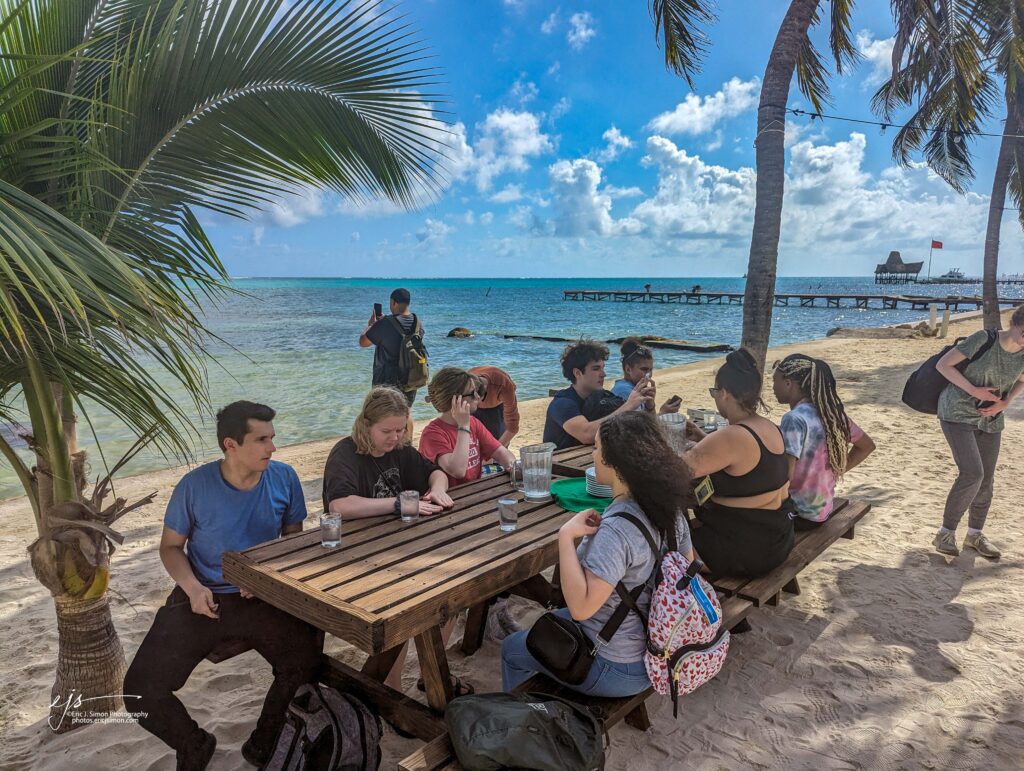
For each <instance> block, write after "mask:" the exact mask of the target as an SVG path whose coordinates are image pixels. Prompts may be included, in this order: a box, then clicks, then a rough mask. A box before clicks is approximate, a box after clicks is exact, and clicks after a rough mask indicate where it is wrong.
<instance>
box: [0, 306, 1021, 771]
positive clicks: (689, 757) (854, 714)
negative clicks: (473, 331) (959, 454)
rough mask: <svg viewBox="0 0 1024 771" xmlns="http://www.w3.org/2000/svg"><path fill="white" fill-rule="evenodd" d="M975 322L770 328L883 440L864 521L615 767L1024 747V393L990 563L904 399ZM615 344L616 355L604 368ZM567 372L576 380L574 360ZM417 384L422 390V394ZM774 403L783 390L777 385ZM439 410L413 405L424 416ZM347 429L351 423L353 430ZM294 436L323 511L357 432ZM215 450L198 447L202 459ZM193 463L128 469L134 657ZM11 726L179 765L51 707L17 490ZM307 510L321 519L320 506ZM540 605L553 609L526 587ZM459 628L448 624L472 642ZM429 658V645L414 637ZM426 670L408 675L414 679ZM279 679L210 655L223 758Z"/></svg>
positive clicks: (14, 757) (678, 370)
mask: <svg viewBox="0 0 1024 771" xmlns="http://www.w3.org/2000/svg"><path fill="white" fill-rule="evenodd" d="M977 328H980V319H979V314H977V313H968V314H958V315H957V316H955V317H954V318H953V319H952V321H951V329H950V334H949V338H948V340H945V341H944V340H938V339H935V338H920V339H891V340H889V339H851V338H840V337H831V338H823V339H819V340H814V341H810V342H804V343H795V344H790V345H785V346H780V347H777V348H773V349H772V350H771V351H770V352H769V356H768V363H769V365H770V364H771V363H772V362H773V361H775V360H776V359H779V358H782V357H783V356H785V355H787V354H789V353H793V352H797V351H799V352H802V353H807V354H810V355H813V356H816V357H820V358H824V359H825V360H826V361H828V362H829V363H830V364H832V365H833V369H834V370H835V372H836V378H837V381H838V383H839V390H840V395H841V396H842V397H843V399H844V401H845V402H846V405H847V408H848V411H849V413H850V415H851V417H852V418H853V419H854V420H856V421H857V422H858V423H859V424H860V425H861V426H862V427H863V428H864V429H865V430H866V431H868V433H869V434H871V435H872V437H873V438H874V439H875V441H876V443H877V444H878V448H879V449H878V451H877V452H876V453H875V454H874V455H872V456H871V457H870V458H869V459H868V461H867V462H865V463H864V464H863V466H861V467H859V468H857V469H855V470H854V471H853V472H851V473H850V474H849V476H848V479H847V480H845V482H844V485H843V487H842V488H841V492H842V494H844V495H848V496H854V497H858V498H866V499H868V500H870V501H871V502H872V504H873V506H874V509H873V511H872V513H871V514H869V515H868V518H867V519H866V520H865V521H864V523H863V524H862V525H861V526H858V529H857V539H856V540H855V541H853V542H846V541H843V542H841V543H840V544H838V545H836V546H834V547H832V549H830V550H829V551H828V552H826V554H825V555H824V556H823V557H822V558H821V559H820V560H818V561H817V562H815V563H814V564H813V565H811V566H810V567H809V568H808V569H807V570H806V571H805V572H804V573H803V574H801V588H802V589H803V593H802V594H801V595H799V596H797V597H787V598H786V599H785V600H784V601H783V602H782V603H781V604H780V606H779V607H778V608H765V609H761V610H758V611H756V612H755V613H754V614H752V616H751V621H752V623H753V626H754V630H753V631H752V632H750V633H748V634H745V635H742V636H738V637H737V638H736V639H735V644H734V646H733V650H732V651H731V652H730V660H729V661H728V662H727V663H726V666H725V669H724V670H723V672H722V674H721V675H720V676H719V677H718V678H716V679H715V680H714V681H712V682H711V683H710V684H708V685H707V686H705V687H703V688H701V689H700V690H699V691H697V692H696V693H694V694H692V695H690V696H688V697H687V698H686V700H685V706H684V707H683V709H682V711H683V712H684V714H685V715H686V718H685V719H684V720H682V721H674V720H672V718H671V709H670V708H668V706H667V705H668V700H663V699H652V700H651V702H650V704H649V707H650V710H651V715H652V719H653V721H654V726H653V727H652V728H651V729H650V730H649V731H648V732H647V734H646V735H645V734H644V733H640V732H638V731H635V730H633V729H630V728H628V727H626V726H618V727H616V728H614V729H613V730H612V731H611V739H612V743H611V747H610V748H609V754H608V765H607V767H608V768H624V767H626V765H627V764H628V766H629V767H630V769H655V768H658V769H662V768H665V767H666V764H669V766H671V764H672V763H673V761H677V762H680V763H681V762H684V760H685V763H686V764H687V766H688V767H697V768H705V767H707V768H714V767H721V766H723V765H725V766H728V767H778V766H782V765H785V766H788V767H807V768H810V767H814V768H832V767H837V768H849V767H899V766H904V765H915V766H918V765H923V766H926V767H946V766H961V767H962V766H965V765H966V766H978V765H988V766H991V767H997V768H1001V767H1013V766H1015V765H1017V763H1018V762H1019V758H1021V757H1024V706H1022V705H1024V678H1022V677H1021V674H1022V671H1024V665H1022V664H1021V663H1020V662H1022V661H1024V656H1022V654H1024V614H1021V613H1020V612H1019V611H1018V610H1017V609H1016V608H1015V607H1013V606H1012V605H1011V604H1009V603H1005V602H1004V601H1003V600H1002V599H1001V598H1002V596H1004V593H1005V586H1006V582H1012V583H1011V584H1010V585H1013V584H1016V583H1017V582H1019V581H1020V580H1021V579H1022V578H1024V563H1022V561H1021V559H1020V558H1019V557H1018V556H1016V555H1021V554H1024V529H1022V527H1021V526H1020V524H1019V523H1017V522H1015V521H1014V520H1013V516H1012V515H1013V514H1014V513H1016V512H1015V506H1016V501H1015V500H1014V497H1013V496H1014V494H1012V493H1011V490H1012V489H1014V487H1015V486H1017V488H1018V489H1019V484H1020V483H1019V474H1017V473H1016V472H1015V470H1014V468H1013V465H1012V464H1013V463H1014V462H1017V463H1019V460H1018V458H1019V452H1016V449H1017V448H1019V447H1020V446H1021V443H1022V442H1024V420H1022V418H1024V402H1022V403H1017V404H1014V405H1012V406H1011V409H1010V410H1009V411H1008V413H1007V415H1008V419H1007V428H1006V433H1005V434H1004V451H1003V452H1004V454H1003V458H1002V460H1001V462H1000V464H999V467H998V469H997V479H996V500H995V504H994V506H993V511H992V517H991V519H990V523H991V524H990V527H989V528H988V529H987V530H986V532H988V533H990V537H992V539H993V540H994V541H997V542H998V543H999V544H1000V545H1002V546H1003V547H1004V553H1005V554H1006V556H1005V557H1004V558H1003V560H1001V561H1000V562H997V563H990V562H987V561H986V560H984V559H981V558H979V557H972V556H970V553H968V554H963V555H961V556H960V557H958V558H956V559H953V560H947V559H946V558H944V557H942V556H941V555H938V554H937V553H935V552H934V551H933V550H932V549H931V546H930V539H931V536H932V535H933V534H934V531H935V529H936V528H937V527H938V525H939V521H940V518H941V516H940V515H941V504H942V501H943V500H944V498H945V493H946V491H947V489H948V486H949V484H950V483H951V482H952V479H953V475H954V471H953V468H954V467H953V464H952V460H951V458H950V457H949V452H948V448H947V447H946V445H945V442H944V440H943V438H942V435H941V432H940V431H939V428H938V425H937V422H936V420H935V419H934V418H933V417H930V416H925V415H920V414H917V413H912V412H910V411H909V410H907V409H906V408H905V407H903V406H902V405H901V404H900V393H901V391H902V384H903V382H904V381H905V379H906V376H907V375H909V373H910V372H911V371H912V370H913V369H914V368H915V367H916V366H917V364H918V363H920V362H921V361H923V360H924V359H925V358H927V357H928V356H929V355H931V354H932V353H934V352H935V351H936V350H938V349H939V348H941V347H942V346H943V345H945V344H947V343H948V342H951V341H952V339H954V338H955V337H957V336H959V335H963V334H967V333H969V332H970V331H973V330H974V329H977ZM722 360H723V357H718V356H716V357H713V358H709V359H705V360H702V361H697V362H691V363H687V364H682V365H679V366H676V367H671V368H667V369H662V370H659V371H657V372H656V373H655V381H656V382H657V384H658V399H659V401H663V400H664V399H666V398H668V396H670V395H672V394H679V395H680V396H681V397H682V400H683V406H684V408H685V407H701V406H703V407H708V406H710V397H709V396H708V395H707V390H706V389H707V387H708V386H709V385H710V384H711V380H712V377H713V372H714V370H715V369H716V368H717V367H718V366H720V364H721V362H722ZM616 361H617V358H616V357H615V356H613V357H612V359H611V360H610V362H609V367H608V369H609V380H612V379H614V378H615V377H616V375H615V373H614V372H613V371H612V370H613V369H617V367H615V364H614V363H615V362H616ZM551 372H552V378H551V385H552V387H554V386H561V383H560V380H561V378H560V377H559V374H560V373H559V371H558V365H557V361H552V363H551ZM422 393H423V392H422V391H421V395H422ZM548 401H549V400H548V399H546V398H543V399H532V400H528V401H524V402H521V404H520V411H521V414H522V428H521V432H520V434H519V435H518V436H517V437H516V439H515V441H514V442H513V444H512V446H513V448H514V449H515V448H517V447H519V446H521V445H523V444H526V443H529V442H533V441H539V438H540V434H541V429H542V427H543V420H544V412H545V409H546V406H547V403H548ZM766 401H767V402H769V406H770V408H771V413H770V416H771V418H772V419H773V420H775V421H778V420H779V418H781V415H782V414H783V411H784V409H783V408H782V407H781V406H780V405H776V404H770V402H772V401H774V400H773V399H771V391H770V384H769V386H768V387H767V389H766ZM425 424H426V421H422V420H421V421H417V424H416V434H417V436H418V434H419V432H420V431H421V430H422V428H423V426H424V425H425ZM346 433H347V432H346ZM343 435H344V433H339V435H338V437H333V438H328V439H320V440H314V441H307V442H300V443H296V444H291V445H287V446H284V447H281V448H280V449H279V450H278V453H277V454H276V455H275V458H276V459H277V460H280V461H283V462H285V463H290V464H291V465H293V466H295V468H296V470H297V471H298V473H299V477H300V479H301V480H302V483H303V489H304V492H305V495H306V498H307V503H308V504H310V505H309V509H310V512H311V513H313V512H317V511H319V506H320V504H319V499H320V480H321V474H322V470H323V462H324V460H325V459H326V456H327V453H328V452H329V450H330V448H331V447H332V446H333V445H334V443H335V442H336V441H337V438H339V437H340V436H343ZM199 462H202V461H199ZM191 467H193V466H176V467H173V468H168V469H164V470H162V471H158V472H151V473H147V474H142V475H138V476H133V477H126V478H123V479H119V480H117V494H118V495H119V496H123V497H127V498H128V499H129V500H133V499H135V498H137V497H140V496H141V495H145V494H148V493H149V492H152V491H153V490H154V489H155V490H158V491H159V496H158V498H157V500H156V501H155V502H154V503H153V504H151V505H149V506H146V507H143V508H141V509H139V510H137V511H134V512H132V513H131V514H130V515H128V516H127V517H125V519H124V520H123V521H122V522H121V523H119V524H120V525H121V529H122V532H124V534H125V535H126V541H125V545H124V547H122V548H120V549H118V551H117V553H116V554H115V555H114V557H113V560H112V575H113V578H112V588H113V590H115V593H113V594H112V596H111V607H112V613H113V616H114V622H115V626H116V627H117V628H118V631H119V633H120V634H121V639H122V642H123V644H124V647H125V653H126V655H127V657H128V659H129V660H131V657H132V656H133V655H134V652H135V650H136V648H137V647H138V645H139V643H140V642H141V640H142V637H143V636H144V635H145V632H146V631H147V629H148V628H149V625H150V623H151V621H152V617H153V614H154V612H155V610H156V608H157V607H159V605H160V604H161V603H162V601H163V599H164V598H165V596H166V594H167V593H168V592H169V591H170V589H171V586H172V582H171V580H170V578H169V577H168V576H167V574H166V573H165V572H164V570H163V567H162V565H161V564H160V561H159V557H158V555H157V550H156V545H157V543H158V541H159V536H160V530H161V522H162V515H163V509H164V506H165V505H166V502H167V499H168V497H169V495H170V492H171V490H172V489H173V486H174V484H175V483H176V481H177V480H178V479H179V478H180V477H181V475H182V474H183V473H185V471H187V470H188V469H189V468H191ZM0 523H2V524H0V575H2V576H3V577H4V584H5V589H4V591H3V595H2V597H0V618H2V619H3V621H4V622H5V623H4V631H3V633H2V639H3V646H2V647H3V649H4V650H9V651H18V652H19V655H18V656H9V657H5V658H4V661H3V662H2V663H0V687H2V688H3V692H4V694H5V698H4V700H3V706H2V707H0V742H2V745H3V747H4V748H5V749H4V750H3V751H2V752H3V753H4V754H5V755H8V756H9V757H6V758H3V759H2V765H3V766H4V767H5V768H7V767H10V768H19V769H20V768H26V769H28V768H31V769H47V770H50V769H52V770H53V771H56V770H57V769H63V768H67V767H72V766H73V767H75V768H77V769H110V768H125V769H129V768H131V769H135V768H147V769H165V768H173V754H172V753H171V752H170V750H169V749H168V748H166V747H165V746H164V745H162V744H161V743H160V742H159V741H158V740H156V739H155V738H153V737H152V736H150V735H149V734H147V733H146V732H145V731H143V730H142V729H141V728H138V727H137V726H124V725H96V726H89V727H86V728H82V729H79V730H76V731H73V732H71V733H69V734H63V735H55V734H52V733H51V732H50V731H49V730H48V729H47V727H46V723H45V717H46V714H47V707H48V694H49V688H50V685H51V683H52V676H53V666H54V660H55V657H56V624H55V618H54V613H53V607H52V602H51V600H50V598H49V596H48V595H47V593H46V592H45V590H44V589H43V588H42V587H41V586H40V585H39V584H38V582H36V581H35V578H34V577H33V575H32V572H31V568H30V567H29V565H28V562H27V559H26V554H25V548H26V547H27V546H28V544H29V543H30V542H31V540H32V539H33V538H34V537H35V535H34V523H33V520H32V517H31V516H30V513H29V512H28V508H27V503H26V501H25V499H24V498H11V499H7V500H4V501H0ZM306 526H307V527H312V526H314V523H313V521H312V519H310V520H307V523H306ZM513 609H514V612H515V614H516V615H517V617H518V618H519V619H520V621H521V623H524V624H528V623H530V621H532V619H533V618H534V617H535V616H536V614H537V613H538V612H539V609H537V608H535V607H530V606H529V605H527V604H526V603H525V602H519V601H517V602H516V603H515V604H514V608H513ZM459 636H460V631H459V630H458V629H457V630H456V632H455V635H454V636H453V642H455V643H457V641H458V639H459ZM327 647H328V651H329V652H330V653H332V654H333V655H335V656H337V657H339V658H341V659H342V660H343V661H346V662H349V663H353V664H358V663H359V662H360V661H361V659H362V656H363V654H361V653H359V652H358V651H356V650H355V649H353V648H352V647H351V646H348V645H347V644H344V643H342V642H340V641H338V640H336V639H333V638H329V639H328V646H327ZM410 658H411V659H413V660H414V655H413V656H411V657H410ZM450 659H451V665H452V669H453V671H454V672H455V673H456V674H458V675H459V676H461V677H463V678H464V679H468V680H470V681H472V682H473V683H474V684H475V685H476V686H477V690H478V691H486V690H497V689H498V688H499V687H500V671H499V655H498V646H497V645H495V644H493V643H487V644H485V646H484V648H483V649H481V651H479V652H478V653H477V654H476V655H474V656H472V657H469V658H466V657H464V656H462V654H461V653H459V652H457V650H454V649H453V650H452V651H451V653H450ZM415 679H416V669H415V667H409V668H407V669H406V674H405V678H404V680H403V684H404V685H405V687H406V692H407V693H408V694H409V695H410V696H412V697H413V698H417V697H420V698H421V697H422V695H421V694H419V693H418V692H417V691H416V689H415ZM269 682H270V672H269V666H267V665H266V664H265V663H264V662H263V660H262V659H261V658H260V657H259V656H258V655H257V654H255V653H247V654H244V655H242V656H239V657H236V658H235V659H231V660H229V661H227V662H223V663H222V664H219V665H211V664H208V663H206V662H204V663H203V664H201V665H200V667H199V668H198V669H197V670H196V672H195V673H194V675H193V677H192V679H191V680H190V681H189V683H188V684H187V685H186V687H185V688H184V689H183V690H182V692H181V695H182V698H183V700H184V701H185V702H186V704H187V705H188V706H189V708H190V710H191V711H192V712H193V715H194V717H195V718H196V719H197V720H198V721H199V722H200V723H201V724H202V725H203V726H204V727H205V728H206V729H207V730H211V731H213V732H214V733H215V734H216V735H217V737H218V750H217V754H216V755H215V757H214V761H213V763H212V764H211V766H210V768H212V769H243V768H248V766H247V764H246V763H245V762H244V761H243V760H242V758H241V755H240V752H239V748H240V746H241V743H242V742H243V741H244V740H245V738H246V736H247V735H248V732H249V730H251V727H252V724H253V722H254V721H255V717H256V715H257V714H258V711H259V704H260V702H261V701H262V696H263V693H264V692H265V689H266V687H267V686H268V685H269ZM416 746H417V743H416V742H415V741H414V740H405V739H401V738H399V737H397V736H396V735H395V734H393V733H392V732H391V731H390V730H387V731H386V734H385V741H384V762H383V764H382V767H384V768H393V767H394V764H395V763H396V762H397V760H398V759H400V758H402V757H404V756H405V755H407V754H408V753H409V752H411V751H412V750H413V749H415V747H416Z"/></svg>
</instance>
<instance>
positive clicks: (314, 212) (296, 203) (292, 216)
mask: <svg viewBox="0 0 1024 771" xmlns="http://www.w3.org/2000/svg"><path fill="white" fill-rule="evenodd" d="M324 197H325V194H324V192H323V191H321V190H316V189H314V188H311V187H309V188H304V189H303V190H301V191H299V192H297V193H293V194H287V195H285V196H284V197H283V198H281V199H280V200H278V201H275V202H274V203H273V204H271V205H270V206H269V207H268V208H267V214H268V215H269V216H270V219H271V220H272V221H273V222H274V224H275V225H280V226H281V227H285V228H291V227H295V226H296V225H299V224H301V223H303V222H305V221H306V220H308V219H311V218H312V217H319V216H321V215H322V214H323V213H324Z"/></svg>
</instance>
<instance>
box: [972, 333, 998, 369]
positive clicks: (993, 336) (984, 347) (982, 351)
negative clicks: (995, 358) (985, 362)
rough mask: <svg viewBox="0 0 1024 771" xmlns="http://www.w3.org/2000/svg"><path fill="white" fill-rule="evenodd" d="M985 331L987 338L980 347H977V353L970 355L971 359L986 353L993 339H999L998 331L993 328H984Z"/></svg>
mask: <svg viewBox="0 0 1024 771" xmlns="http://www.w3.org/2000/svg"><path fill="white" fill-rule="evenodd" d="M985 333H986V334H987V335H988V340H986V341H985V342H984V343H982V344H981V348H979V349H978V351H977V353H975V354H974V355H973V356H972V357H971V359H970V360H971V361H977V360H978V359H980V358H981V357H982V356H984V355H985V354H986V353H988V349H989V348H991V347H992V345H993V344H994V343H995V341H996V340H998V339H999V333H998V332H997V331H996V330H994V329H986V330H985Z"/></svg>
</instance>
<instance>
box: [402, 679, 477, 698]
mask: <svg viewBox="0 0 1024 771" xmlns="http://www.w3.org/2000/svg"><path fill="white" fill-rule="evenodd" d="M451 678H452V697H453V698H454V697H456V696H469V695H470V694H473V693H476V688H474V687H473V684H472V683H465V682H463V681H462V680H460V679H459V678H458V677H456V676H455V675H452V676H451ZM416 690H418V691H423V692H426V690H427V686H426V684H425V683H424V682H423V678H422V677H421V678H420V679H419V680H417V681H416Z"/></svg>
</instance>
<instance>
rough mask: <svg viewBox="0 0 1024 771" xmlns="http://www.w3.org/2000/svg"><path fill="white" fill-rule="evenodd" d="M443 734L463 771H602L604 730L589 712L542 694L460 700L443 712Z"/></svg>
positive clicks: (483, 696) (479, 696)
mask: <svg viewBox="0 0 1024 771" xmlns="http://www.w3.org/2000/svg"><path fill="white" fill-rule="evenodd" d="M444 719H445V722H446V723H447V724H448V736H449V738H450V739H451V742H452V748H453V749H454V750H455V755H456V757H457V758H458V759H459V763H460V764H461V765H462V767H463V768H465V769H467V771H491V770H492V769H499V768H530V769H539V770H540V771H596V770H598V769H603V768H604V731H603V729H602V727H601V722H600V721H599V720H598V719H597V718H596V717H594V715H593V713H591V712H590V711H589V710H588V709H586V708H584V707H581V706H580V705H579V704H573V703H572V702H571V701H567V700H565V699H560V698H558V697H557V696H550V695H548V694H545V693H482V694H476V695H473V696H460V697H459V698H457V699H452V700H451V701H450V702H449V703H448V707H447V709H445V712H444Z"/></svg>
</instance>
